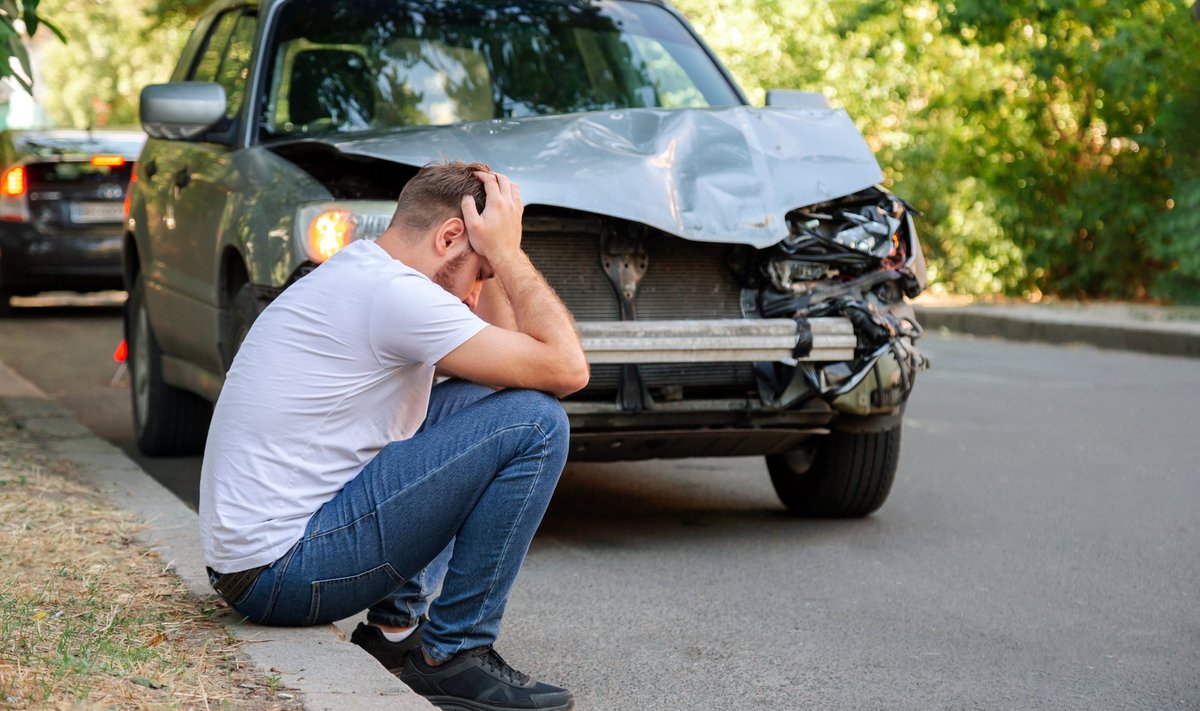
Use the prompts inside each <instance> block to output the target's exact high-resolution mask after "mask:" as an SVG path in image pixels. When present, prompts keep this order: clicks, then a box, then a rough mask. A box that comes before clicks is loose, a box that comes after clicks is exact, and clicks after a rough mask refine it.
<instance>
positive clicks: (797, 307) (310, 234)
mask: <svg viewBox="0 0 1200 711" xmlns="http://www.w3.org/2000/svg"><path fill="white" fill-rule="evenodd" d="M769 103H771V104H773V105H772V106H769V107H767V108H752V107H750V106H749V105H748V102H747V100H746V97H745V95H744V94H743V92H742V90H741V89H740V88H739V87H738V86H737V84H736V83H735V82H734V80H733V78H732V77H731V76H730V74H729V72H728V71H727V70H726V69H725V68H724V67H723V66H722V65H721V64H720V62H719V61H718V60H717V59H716V57H715V56H714V55H713V54H712V52H711V51H710V50H709V49H708V48H707V47H706V46H705V45H704V43H703V42H702V41H701V39H700V38H699V37H698V36H697V35H696V34H695V32H694V31H693V29H692V28H691V27H690V26H689V25H688V23H687V22H686V21H685V20H684V18H683V17H682V16H681V15H680V14H679V13H678V12H676V11H675V10H674V9H673V8H672V7H671V6H669V5H668V4H667V3H665V2H661V1H659V0H506V2H502V3H501V2H488V1H486V0H474V1H464V2H453V3H446V2H441V1H440V0H361V1H359V2H354V3H346V2H330V1H329V0H274V1H270V2H262V3H259V4H255V3H254V2H246V1H244V0H226V1H225V2H221V3H219V4H217V5H216V6H214V7H213V8H212V9H210V10H209V11H208V12H207V14H205V15H204V16H203V18H202V19H201V20H200V21H199V22H198V23H197V26H196V28H195V31H194V33H193V35H192V36H191V39H190V40H189V41H188V43H187V47H186V49H185V50H184V53H183V56H182V57H181V59H180V61H179V63H178V66H177V67H176V70H175V73H174V75H173V76H172V78H171V82H170V83H168V84H162V85H155V86H150V87H147V88H146V89H145V90H144V91H143V94H142V104H141V112H142V121H143V126H144V128H145V130H146V131H147V133H149V135H150V139H149V140H148V141H147V142H146V146H145V149H144V150H143V152H142V155H141V160H140V162H139V165H138V169H137V173H136V175H135V180H134V183H133V187H132V192H131V197H130V211H129V215H128V222H127V234H126V238H125V279H126V284H127V287H128V289H129V293H130V298H129V301H128V303H127V319H126V333H127V338H128V341H129V344H130V360H131V363H130V365H131V372H132V382H133V405H134V407H133V410H134V420H135V426H136V431H137V441H138V444H139V446H140V447H141V448H142V450H143V451H145V452H147V453H150V454H166V453H179V452H186V451H193V450H196V449H198V448H199V447H201V446H202V444H203V441H204V434H205V433H204V427H205V423H206V421H207V417H208V415H209V414H210V412H211V410H210V405H209V402H212V401H215V400H216V398H217V396H218V393H219V392H220V388H221V383H222V379H223V374H224V373H225V372H226V370H227V369H228V367H229V365H230V363H231V361H232V359H233V357H234V354H235V353H236V351H237V347H238V344H239V343H240V342H241V340H242V338H243V337H244V335H245V333H246V330H247V329H248V328H249V326H250V324H251V323H252V322H253V320H254V318H255V317H256V315H257V314H258V313H259V312H260V310H261V309H263V308H264V307H266V305H267V304H268V303H269V302H270V301H271V299H272V298H273V297H275V296H277V295H278V294H279V293H280V292H281V291H282V290H283V289H286V288H287V287H288V285H290V284H292V283H294V282H295V281H296V280H298V279H301V278H303V277H304V275H305V274H307V273H309V272H310V271H311V270H313V269H315V268H317V267H318V265H319V264H320V263H321V262H322V261H324V260H325V259H327V258H328V257H329V256H330V255H332V254H333V253H335V252H336V251H337V250H338V249H339V248H341V247H342V246H344V245H345V244H346V243H347V242H348V241H350V240H354V239H371V238H373V237H375V236H377V235H379V234H380V233H381V232H382V231H383V230H384V229H385V227H386V226H387V224H388V221H389V218H390V216H391V214H392V211H393V209H394V207H395V199H396V196H397V195H398V193H399V191H400V189H401V187H402V186H403V184H404V182H405V181H406V180H407V179H408V178H409V177H411V176H412V175H413V174H414V173H415V172H416V170H417V169H418V168H419V167H420V166H422V165H424V164H426V163H428V162H430V161H434V160H438V159H443V158H452V159H462V160H467V161H472V160H478V161H482V162H485V163H487V164H489V165H490V166H491V167H492V168H493V169H495V170H497V171H500V172H503V173H506V174H508V175H509V176H511V177H512V178H513V179H515V180H516V181H518V182H519V183H520V185H521V193H522V195H523V197H524V199H525V202H526V210H525V224H524V227H525V236H524V240H523V243H522V245H523V247H524V249H525V250H526V252H527V253H528V254H529V255H530V257H531V259H532V260H533V262H534V264H535V265H537V266H538V268H539V269H541V271H542V272H543V273H544V274H545V275H546V277H547V279H548V281H549V282H550V284H551V285H552V286H554V288H555V289H556V290H557V291H558V293H559V294H560V295H561V297H562V298H563V300H564V302H565V303H566V304H567V306H568V307H569V308H570V309H571V311H572V312H573V313H574V315H575V318H576V320H577V322H578V326H579V329H580V332H581V334H582V337H583V342H584V348H585V350H586V352H587V354H588V358H589V361H590V362H591V364H592V377H591V383H590V384H589V385H588V387H587V388H585V389H584V390H582V391H581V392H579V393H577V394H575V395H573V396H571V397H570V398H568V399H566V400H565V403H564V404H565V407H566V409H567V412H568V414H569V415H570V418H571V424H572V457H573V458H575V459H577V460H600V461H611V460H628V459H645V458H660V457H692V456H724V455H761V456H765V457H766V461H767V464H768V469H769V471H770V476H771V479H772V481H773V482H774V484H775V488H776V490H777V492H778V493H779V496H780V498H781V499H782V500H783V502H784V503H785V504H786V505H787V506H788V507H789V508H790V509H791V510H793V511H795V512H798V513H802V514H807V515H817V516H862V515H866V514H868V513H870V512H872V511H874V510H875V509H877V508H878V507H879V506H880V505H881V504H882V503H883V502H884V500H885V499H886V498H887V495H888V492H889V490H890V488H891V485H892V481H893V479H894V476H895V473H896V468H897V461H898V459H897V458H898V454H899V447H900V437H901V423H902V414H903V411H904V405H905V402H906V399H907V398H908V395H909V392H910V391H911V389H912V386H913V379H914V376H915V374H916V373H917V371H918V370H920V369H921V368H923V367H924V365H925V359H924V358H923V356H921V354H920V353H919V352H918V351H917V350H916V348H915V347H914V346H913V341H914V340H915V339H916V338H917V337H918V336H919V335H920V332H921V331H920V327H919V326H918V325H917V322H916V320H915V319H914V318H913V314H912V310H911V309H910V308H909V307H908V306H907V305H906V304H905V297H906V296H908V297H912V296H915V295H916V294H917V293H919V292H920V291H921V290H922V288H923V287H924V279H925V275H924V262H923V258H922V256H921V248H920V244H919V242H918V240H917V234H916V230H915V227H914V224H913V219H912V210H910V209H909V207H908V206H907V205H906V204H905V202H904V201H903V200H901V199H900V198H897V197H895V196H893V195H891V194H889V193H888V192H887V191H886V190H884V189H882V188H880V187H878V184H879V183H880V182H881V181H882V173H881V171H880V169H879V165H878V163H877V162H876V161H875V158H874V156H873V155H872V153H871V151H870V149H869V148H868V147H867V145H866V143H865V142H864V140H863V138H862V136H861V135H860V134H859V132H858V131H857V129H856V128H855V127H854V124H853V123H852V122H851V120H850V118H849V117H848V116H847V115H846V113H845V112H844V111H841V110H834V109H830V108H829V107H828V106H827V105H826V104H825V102H824V100H823V99H821V98H820V97H819V96H815V97H814V95H810V94H800V93H798V92H775V93H772V94H771V97H770V100H769ZM780 104H785V105H788V106H791V107H793V108H786V107H785V106H780ZM296 387H297V388H303V387H304V381H303V375H302V374H299V373H298V374H296ZM263 416H264V417H269V416H270V413H263Z"/></svg>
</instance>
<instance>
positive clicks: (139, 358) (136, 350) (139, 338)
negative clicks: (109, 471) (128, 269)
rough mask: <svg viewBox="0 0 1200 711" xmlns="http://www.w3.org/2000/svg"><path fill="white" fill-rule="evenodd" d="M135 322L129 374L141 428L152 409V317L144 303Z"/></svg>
mask: <svg viewBox="0 0 1200 711" xmlns="http://www.w3.org/2000/svg"><path fill="white" fill-rule="evenodd" d="M133 323H134V326H133V358H131V359H130V360H131V362H130V364H129V374H130V379H131V380H132V381H133V405H134V407H133V416H134V418H135V419H136V420H137V425H138V429H139V430H141V429H143V428H144V427H145V426H146V412H147V411H148V410H149V409H150V345H149V343H148V341H149V340H150V339H149V335H150V319H149V317H148V316H147V315H146V307H145V306H143V305H142V304H138V309H137V314H136V315H135V317H134V322H133Z"/></svg>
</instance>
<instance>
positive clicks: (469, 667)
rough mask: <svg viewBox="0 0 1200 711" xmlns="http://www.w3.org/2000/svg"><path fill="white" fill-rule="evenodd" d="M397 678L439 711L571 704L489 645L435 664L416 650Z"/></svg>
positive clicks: (559, 708) (557, 708)
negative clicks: (503, 657)
mask: <svg viewBox="0 0 1200 711" xmlns="http://www.w3.org/2000/svg"><path fill="white" fill-rule="evenodd" d="M400 680H401V681H403V682H404V683H405V684H408V685H409V686H410V687H412V690H413V691H415V692H417V693H418V694H420V695H421V696H424V697H425V699H426V700H427V701H429V703H431V704H433V705H434V706H437V707H438V708H440V709H442V710H443V711H509V709H537V711H568V710H569V709H571V708H573V707H574V706H575V700H574V697H572V696H571V692H569V691H567V690H566V689H560V688H558V687H557V686H550V685H549V684H543V683H542V682H540V681H535V680H533V679H531V678H529V675H528V674H522V673H521V672H519V671H517V670H516V669H513V668H512V667H510V666H509V665H508V664H507V663H506V662H505V661H504V660H503V659H502V658H501V657H500V655H499V654H497V653H496V650H494V649H492V648H491V647H480V648H478V649H471V650H468V651H465V652H460V653H459V654H456V655H454V656H453V657H451V658H450V659H449V660H447V661H446V662H444V663H442V664H439V665H437V666H429V665H428V664H426V663H425V658H424V657H423V656H422V654H421V650H420V649H416V650H414V651H413V652H412V653H411V654H409V655H408V660H407V661H406V662H405V664H404V672H403V673H402V674H401V675H400Z"/></svg>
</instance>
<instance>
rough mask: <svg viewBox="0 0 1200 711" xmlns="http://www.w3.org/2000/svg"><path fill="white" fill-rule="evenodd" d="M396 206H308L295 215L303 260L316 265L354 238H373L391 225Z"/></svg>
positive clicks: (379, 202)
mask: <svg viewBox="0 0 1200 711" xmlns="http://www.w3.org/2000/svg"><path fill="white" fill-rule="evenodd" d="M395 209H396V203H394V202H390V201H383V200H342V201H336V202H321V203H312V204H309V205H304V206H302V207H301V208H300V209H299V210H298V211H297V213H296V222H295V226H296V231H297V233H298V234H297V237H298V239H297V242H298V243H300V244H302V245H303V253H304V257H306V258H307V259H309V260H311V261H313V262H316V263H317V264H320V263H321V262H324V261H325V260H326V259H329V258H330V257H332V256H333V255H334V254H336V253H337V252H338V250H340V249H341V248H342V247H345V246H346V245H348V244H350V242H352V241H354V240H357V239H375V238H376V237H378V236H379V235H381V234H383V231H384V230H386V229H387V226H388V223H389V222H391V219H392V213H393V212H394V211H395Z"/></svg>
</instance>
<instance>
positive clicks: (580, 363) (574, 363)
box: [554, 353, 592, 397]
mask: <svg viewBox="0 0 1200 711" xmlns="http://www.w3.org/2000/svg"><path fill="white" fill-rule="evenodd" d="M564 365H565V366H566V367H564V368H563V372H562V375H561V377H560V378H559V384H558V387H557V388H555V390H554V394H555V395H556V396H557V397H566V396H568V395H570V394H572V393H576V392H579V391H580V390H583V389H584V388H586V387H587V384H588V381H589V380H591V378H592V373H591V368H589V367H588V363H587V359H586V358H584V356H583V353H580V354H579V357H578V358H572V359H571V362H570V363H565V364H564Z"/></svg>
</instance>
